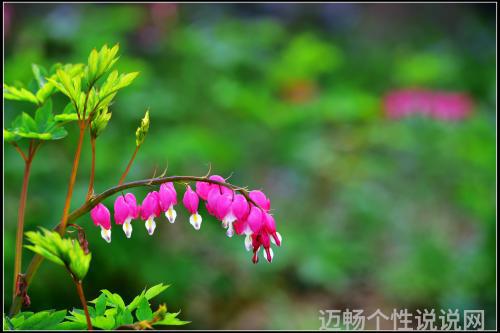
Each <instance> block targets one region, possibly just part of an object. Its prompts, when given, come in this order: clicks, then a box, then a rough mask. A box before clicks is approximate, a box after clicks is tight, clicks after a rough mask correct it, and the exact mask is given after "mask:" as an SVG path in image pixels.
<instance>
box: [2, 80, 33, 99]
mask: <svg viewBox="0 0 500 333" xmlns="http://www.w3.org/2000/svg"><path fill="white" fill-rule="evenodd" d="M3 97H4V98H5V99H10V100H15V101H26V102H30V103H34V104H38V103H39V101H38V99H37V98H36V96H35V95H34V94H33V93H32V92H31V91H29V90H26V89H24V88H16V87H13V86H9V85H6V84H5V83H4V85H3Z"/></svg>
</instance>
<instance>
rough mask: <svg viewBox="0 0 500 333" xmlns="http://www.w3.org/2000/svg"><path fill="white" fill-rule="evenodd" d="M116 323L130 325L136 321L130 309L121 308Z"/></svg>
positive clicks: (117, 324)
mask: <svg viewBox="0 0 500 333" xmlns="http://www.w3.org/2000/svg"><path fill="white" fill-rule="evenodd" d="M115 318H116V323H115V325H116V326H117V327H119V326H122V325H130V324H133V323H134V317H133V316H132V313H131V312H130V310H129V309H124V310H120V311H119V312H118V314H117V315H116V317H115Z"/></svg>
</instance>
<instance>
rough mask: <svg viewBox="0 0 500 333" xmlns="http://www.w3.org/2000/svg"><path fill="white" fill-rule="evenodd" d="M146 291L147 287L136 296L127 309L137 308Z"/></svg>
mask: <svg viewBox="0 0 500 333" xmlns="http://www.w3.org/2000/svg"><path fill="white" fill-rule="evenodd" d="M145 293H146V289H144V290H143V291H142V292H141V294H140V295H138V296H135V297H134V299H133V300H132V302H131V303H130V304H129V305H128V306H127V309H129V310H130V311H133V310H134V309H135V308H137V305H139V301H140V300H141V298H142V297H143V296H144V294H145Z"/></svg>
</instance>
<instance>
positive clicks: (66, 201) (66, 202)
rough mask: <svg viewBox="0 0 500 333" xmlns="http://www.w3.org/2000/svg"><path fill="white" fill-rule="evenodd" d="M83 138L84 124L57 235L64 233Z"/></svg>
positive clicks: (81, 128)
mask: <svg viewBox="0 0 500 333" xmlns="http://www.w3.org/2000/svg"><path fill="white" fill-rule="evenodd" d="M84 136H85V124H82V123H81V124H80V135H79V137H78V146H77V147H76V152H75V159H74V160H73V168H72V169H71V176H70V179H69V185H68V193H67V194H66V200H65V202H64V209H63V216H62V218H61V227H60V228H59V234H61V235H64V232H65V231H66V224H67V223H68V214H69V208H70V206H71V198H72V197H73V188H74V186H75V180H76V174H77V171H78V164H79V162H80V155H81V153H82V144H83V137H84Z"/></svg>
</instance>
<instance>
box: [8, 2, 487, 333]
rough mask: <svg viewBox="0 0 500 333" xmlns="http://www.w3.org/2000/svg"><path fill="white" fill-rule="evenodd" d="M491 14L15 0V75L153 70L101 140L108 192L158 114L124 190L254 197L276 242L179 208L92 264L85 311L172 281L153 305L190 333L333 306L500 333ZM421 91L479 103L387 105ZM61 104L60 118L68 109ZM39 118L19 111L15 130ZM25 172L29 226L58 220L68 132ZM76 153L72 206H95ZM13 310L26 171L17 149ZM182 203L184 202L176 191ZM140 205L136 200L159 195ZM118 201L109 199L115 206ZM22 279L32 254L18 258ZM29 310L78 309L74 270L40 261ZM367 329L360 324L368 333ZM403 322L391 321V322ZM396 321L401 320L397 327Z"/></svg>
mask: <svg viewBox="0 0 500 333" xmlns="http://www.w3.org/2000/svg"><path fill="white" fill-rule="evenodd" d="M495 11H496V7H495V4H482V5H476V4H316V5H311V4H246V5H244V4H238V5H236V4H182V5H179V4H161V3H157V4H4V28H5V32H4V44H5V55H4V57H5V58H4V64H5V67H4V82H6V83H9V84H14V83H16V82H23V83H25V84H27V83H28V82H29V81H30V80H31V79H32V76H31V75H32V74H31V64H32V63H36V64H41V65H44V66H47V67H50V65H52V64H53V63H55V62H73V63H74V62H85V61H86V59H87V56H88V54H89V52H90V50H91V49H92V48H94V47H96V48H100V47H101V46H102V45H103V44H105V43H107V44H109V45H112V44H114V43H117V42H119V43H120V47H121V49H120V54H121V58H120V61H119V62H118V66H117V68H118V69H120V70H122V71H136V70H137V71H140V72H141V74H140V76H139V78H138V79H137V80H136V82H135V83H134V84H133V85H132V86H130V87H128V88H126V89H125V90H123V91H122V92H120V93H119V94H118V96H117V98H116V103H115V104H114V105H113V106H112V108H111V110H112V112H113V117H112V121H111V122H110V124H109V126H108V128H107V130H106V131H105V132H104V133H103V134H102V136H101V137H100V139H99V140H98V145H97V162H96V172H97V176H96V191H97V192H100V191H102V190H104V189H106V188H108V187H111V186H113V185H115V184H116V183H117V181H118V179H119V177H120V175H121V173H122V171H123V170H124V168H125V166H126V163H127V162H128V159H129V158H130V156H131V154H132V152H133V149H134V132H135V128H136V127H137V126H138V124H139V121H140V118H141V117H142V116H143V114H144V111H145V109H146V108H147V107H150V108H151V128H150V132H149V134H148V137H147V139H146V142H145V144H144V146H143V147H142V149H141V151H140V153H139V155H138V157H137V159H136V162H135V164H134V166H133V168H132V170H131V172H130V174H129V176H128V180H134V179H143V178H147V177H150V176H152V175H153V173H154V170H155V169H157V170H158V172H161V171H160V170H163V169H164V168H165V167H166V166H167V164H168V172H169V174H178V175H181V174H186V175H187V174H192V175H203V174H205V173H206V172H207V170H208V166H209V164H211V166H212V171H213V172H215V173H217V174H221V175H223V176H229V175H232V176H231V181H232V182H233V183H235V184H239V185H248V186H249V187H250V188H261V189H263V190H264V191H265V193H267V194H268V195H269V196H270V198H271V200H272V207H273V212H274V214H275V218H276V221H277V225H278V228H279V231H280V232H281V234H282V235H283V239H284V241H283V246H282V247H281V248H278V249H276V250H275V258H274V261H273V263H272V264H268V263H267V262H265V261H264V260H262V259H263V258H261V260H260V263H259V264H258V265H253V264H252V262H251V254H250V253H247V252H246V251H245V249H244V246H243V238H242V237H235V238H232V239H228V238H227V237H226V236H225V232H224V229H222V228H221V227H220V225H219V223H216V221H215V220H214V219H213V218H211V217H209V216H208V214H207V213H206V211H205V209H204V208H203V209H202V215H203V218H204V223H203V226H202V229H201V231H199V232H196V231H195V230H194V229H193V228H192V227H191V225H189V223H188V222H187V214H186V212H185V210H184V209H183V208H179V209H178V212H179V216H178V221H177V222H176V223H175V224H174V225H170V224H169V223H168V222H166V220H165V219H164V218H161V219H160V222H159V227H158V228H157V231H156V232H155V234H154V236H153V237H150V236H148V235H147V233H146V230H145V228H144V226H143V223H141V222H136V224H135V226H134V228H135V229H134V233H133V236H132V238H131V239H126V238H125V236H124V234H123V232H122V231H121V228H114V231H113V241H112V243H111V244H107V243H105V242H104V241H103V240H102V239H101V238H100V232H99V229H97V228H95V227H94V226H93V224H92V223H91V221H90V217H89V216H85V217H83V218H82V219H81V220H80V221H79V222H80V223H81V225H82V226H84V227H85V228H86V231H87V235H88V238H89V242H90V249H91V251H92V252H93V260H92V265H91V269H90V272H89V274H88V277H87V278H86V286H85V289H86V293H87V296H88V298H89V299H92V298H94V297H96V296H97V295H98V291H99V290H100V289H104V288H106V289H109V290H112V291H114V292H118V293H120V294H121V295H122V296H124V298H125V301H126V302H127V301H130V300H131V299H132V297H133V296H134V295H136V294H138V293H139V292H140V290H142V289H143V288H144V287H145V286H151V285H153V284H156V283H160V282H164V283H171V284H172V286H171V288H169V289H168V291H167V292H166V293H165V294H164V296H163V297H160V298H159V299H158V301H164V302H166V303H167V305H168V307H169V309H170V310H179V309H181V310H182V314H181V315H180V317H181V318H183V319H185V320H191V321H192V323H191V324H190V325H187V326H185V327H184V328H187V329H199V328H212V329H318V328H319V327H320V323H321V322H320V320H319V319H318V317H319V310H321V309H323V310H324V309H341V310H342V309H346V308H349V309H363V310H365V312H366V313H368V314H370V313H372V312H373V311H374V310H375V309H377V308H380V309H381V310H382V311H384V312H385V313H390V311H391V310H392V309H393V308H397V309H404V308H407V309H409V310H410V311H412V312H413V313H415V311H416V309H423V308H428V309H430V308H434V309H436V310H438V311H439V309H448V308H453V309H455V308H457V309H461V310H463V309H484V310H485V314H486V327H487V328H494V327H495V325H496V315H495V294H496V282H495V281H496V275H495V271H496V270H495V267H496V238H495V237H496V236H495V231H496V208H495V207H496V206H495V196H496V191H495V184H496V159H495V155H496V74H495V72H496V71H495V69H496V62H495V59H496V39H495ZM409 88H419V89H428V90H431V91H432V90H439V91H453V92H457V93H461V94H467V95H468V96H469V97H470V98H471V99H472V100H473V101H474V107H473V110H472V111H471V112H470V113H468V115H467V116H466V117H461V118H460V119H456V120H449V119H439V118H436V117H429V116H426V115H425V114H424V115H423V114H420V113H415V114H410V115H408V116H407V117H403V118H398V119H393V118H391V117H389V116H387V114H386V113H385V111H384V107H383V99H384V96H385V95H386V94H387V93H390V92H391V91H393V90H399V89H409ZM55 99H56V100H55V103H56V105H61V107H63V106H64V102H65V99H64V98H63V97H62V96H57V97H56V98H55ZM19 111H28V112H32V106H30V105H25V104H20V103H14V102H11V101H7V102H6V103H5V109H4V119H5V121H6V122H7V123H9V122H10V120H11V119H12V118H14V116H15V115H16V114H18V112H19ZM69 129H70V134H69V136H68V137H67V138H66V139H64V140H62V141H55V142H50V143H48V144H45V145H44V146H43V147H42V148H41V150H40V152H39V154H38V156H37V157H36V160H35V162H34V164H33V169H32V178H31V182H30V185H29V186H30V187H29V197H28V205H27V215H26V230H33V229H35V228H36V226H38V225H42V226H46V227H49V226H53V225H54V224H55V223H56V222H57V221H58V220H59V219H60V216H61V213H62V208H63V201H64V196H65V194H66V186H67V185H66V184H67V181H68V179H69V173H70V168H71V163H72V159H73V152H74V149H75V144H76V134H77V130H76V125H74V127H70V128H69ZM89 157H90V145H89V142H86V143H85V146H84V153H83V155H82V161H81V164H80V172H79V175H78V179H77V183H76V189H75V195H74V200H73V205H72V207H73V208H76V207H78V206H79V205H80V204H81V203H82V201H83V199H84V196H85V193H86V189H87V182H88V176H89V165H90V158H89ZM4 158H5V160H4V181H5V188H4V207H5V209H4V236H3V237H4V278H5V280H4V281H5V282H4V283H5V284H4V297H5V298H4V305H5V306H9V305H10V301H11V300H10V298H9V297H7V296H8V295H10V294H11V286H12V269H13V258H14V252H13V249H14V242H15V226H16V216H17V204H18V200H19V199H18V197H19V192H20V186H21V181H22V167H23V164H22V160H21V158H20V157H19V156H18V155H17V153H16V152H15V151H14V150H13V149H12V147H10V146H6V147H5V148H4ZM178 191H179V192H181V187H179V188H178ZM133 192H134V193H135V194H136V195H137V196H138V197H141V198H143V197H144V195H145V193H146V189H136V190H133ZM113 199H114V198H111V199H110V200H108V201H106V204H107V205H109V206H112V203H113ZM25 252H26V253H25V255H24V266H26V265H27V263H28V261H29V259H30V258H31V256H32V254H31V253H28V251H25ZM30 296H31V299H32V310H42V309H50V308H56V309H63V308H71V307H73V306H79V301H78V297H77V295H76V293H75V292H74V289H73V285H72V283H71V281H70V280H69V278H68V277H67V276H66V274H65V272H64V270H62V269H61V268H60V267H57V266H55V265H53V264H51V263H44V264H43V266H42V268H41V269H40V271H39V273H38V274H37V276H36V279H35V280H34V283H33V284H32V287H31V288H30ZM373 325H374V324H373V323H371V322H368V323H367V327H368V328H370V327H371V328H373V327H374V326H373ZM389 325H390V324H389ZM391 327H392V326H388V328H391Z"/></svg>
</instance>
